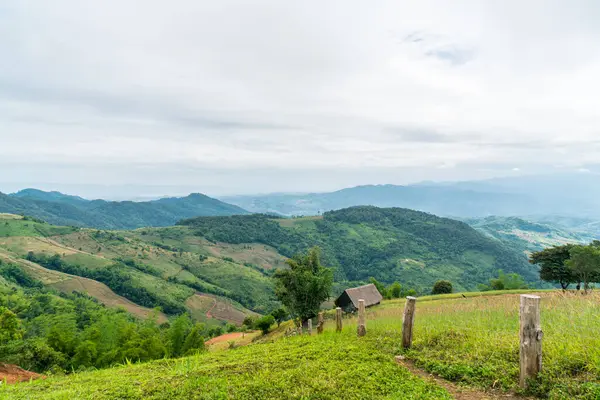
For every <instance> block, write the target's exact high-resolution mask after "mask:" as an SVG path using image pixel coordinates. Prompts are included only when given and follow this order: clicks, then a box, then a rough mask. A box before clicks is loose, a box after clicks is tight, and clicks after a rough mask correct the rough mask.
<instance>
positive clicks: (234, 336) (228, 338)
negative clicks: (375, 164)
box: [206, 332, 246, 345]
mask: <svg viewBox="0 0 600 400" xmlns="http://www.w3.org/2000/svg"><path fill="white" fill-rule="evenodd" d="M244 335H246V334H245V333H243V332H233V333H226V334H224V335H221V336H217V337H214V338H212V339H210V340H208V341H207V342H206V344H207V345H211V344H216V343H223V342H229V341H231V340H235V339H239V338H241V337H242V336H244Z"/></svg>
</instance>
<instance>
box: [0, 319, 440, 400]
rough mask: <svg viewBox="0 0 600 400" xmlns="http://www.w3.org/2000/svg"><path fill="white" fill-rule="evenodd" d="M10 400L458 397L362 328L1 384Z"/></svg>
mask: <svg viewBox="0 0 600 400" xmlns="http://www.w3.org/2000/svg"><path fill="white" fill-rule="evenodd" d="M0 397H1V398H3V399H6V400H9V399H33V398H35V399H117V398H118V399H169V400H172V399H191V398H193V399H257V400H258V399H260V400H262V399H344V400H352V399H451V397H450V395H449V394H448V393H447V392H446V391H445V390H444V389H441V388H440V387H438V386H436V385H434V384H432V383H429V382H425V381H423V380H422V379H421V378H418V377H415V376H413V375H411V374H410V373H409V372H408V370H406V369H404V368H403V367H400V366H398V365H396V364H395V363H394V361H393V358H392V357H391V355H390V354H386V353H384V352H382V351H381V350H379V349H378V347H377V344H376V341H374V340H373V339H368V338H363V339H358V338H356V335H355V334H354V330H353V329H350V327H349V328H348V329H346V330H345V331H344V333H342V334H341V335H337V334H335V333H333V332H326V333H325V334H323V335H321V336H319V337H316V336H313V337H310V338H309V337H306V336H304V337H292V338H284V339H281V340H278V341H277V342H275V343H267V344H257V345H251V346H248V347H242V348H237V349H234V350H228V351H224V352H216V353H212V352H211V353H205V354H202V355H200V356H195V357H189V358H184V359H178V360H164V361H159V362H152V363H148V364H141V365H132V366H123V367H119V368H116V369H109V370H103V371H96V372H87V373H78V374H74V375H72V376H67V377H51V378H49V379H47V380H40V381H34V382H32V383H22V384H18V385H13V386H8V387H4V388H2V387H0Z"/></svg>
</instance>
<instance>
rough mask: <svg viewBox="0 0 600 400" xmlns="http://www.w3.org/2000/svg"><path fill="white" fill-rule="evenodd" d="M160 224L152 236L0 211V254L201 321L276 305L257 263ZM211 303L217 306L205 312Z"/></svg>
mask: <svg viewBox="0 0 600 400" xmlns="http://www.w3.org/2000/svg"><path fill="white" fill-rule="evenodd" d="M158 231H160V233H157V234H156V235H157V236H154V232H153V231H150V230H145V231H143V232H139V231H118V232H115V231H102V230H95V229H85V228H74V227H58V226H54V225H50V224H47V223H44V222H42V221H39V220H34V219H31V218H22V217H16V216H10V215H4V216H1V215H0V258H4V259H6V260H10V261H11V262H15V263H17V264H18V265H21V266H23V268H25V269H27V270H29V271H30V272H31V273H33V274H34V275H35V276H36V277H37V278H38V279H40V280H42V281H43V283H45V284H46V285H47V286H52V287H55V288H57V289H59V290H61V291H64V292H72V291H73V290H78V291H82V292H86V293H87V294H89V295H92V296H94V297H97V298H98V300H99V301H101V302H103V303H106V302H107V300H106V299H105V297H106V296H108V293H107V292H106V290H109V291H110V293H113V292H114V293H113V294H110V296H109V297H110V298H111V299H112V298H114V297H115V296H120V297H121V298H122V299H123V300H126V301H129V302H132V303H133V304H135V305H138V306H141V307H147V308H153V307H157V306H160V307H161V308H162V309H163V311H164V312H165V313H166V314H169V315H177V314H180V313H182V312H185V311H189V312H191V313H192V315H194V316H195V318H196V319H197V320H199V321H205V320H206V321H208V320H210V322H211V323H217V324H221V323H223V322H231V323H235V324H241V322H242V321H243V319H244V318H245V317H246V316H247V315H253V313H252V312H251V311H249V310H248V309H249V308H250V309H253V310H255V311H257V312H265V311H269V310H271V309H272V308H274V307H276V306H277V302H276V301H275V299H274V294H273V290H272V285H271V281H270V279H269V278H268V276H267V275H266V274H265V272H264V271H263V270H261V269H260V268H259V267H257V266H254V265H253V264H250V263H246V265H244V263H241V262H236V261H234V260H233V259H231V258H227V257H223V256H215V255H214V254H213V253H211V251H210V250H211V246H210V244H207V243H206V244H205V243H203V242H200V241H198V239H197V238H195V237H193V236H191V235H189V236H190V238H191V244H190V245H187V246H186V244H185V239H183V238H181V234H182V232H180V231H182V229H181V228H177V227H175V228H165V229H164V231H161V230H158ZM183 231H186V230H185V229H183ZM183 233H184V234H185V233H186V232H183ZM161 235H171V236H172V237H178V238H180V239H181V240H179V246H178V247H174V246H172V245H168V244H166V242H167V241H168V239H167V238H166V236H161ZM141 238H145V240H142V239H141ZM162 238H165V241H163V239H162ZM183 247H186V248H185V249H184V248H183ZM220 251H221V252H222V253H223V254H228V253H227V251H226V250H225V249H220ZM272 262H276V261H274V260H273V261H272ZM90 282H95V283H96V284H92V283H90ZM99 285H101V286H103V287H105V288H106V290H100V289H99ZM111 302H114V301H113V300H111ZM121 303H122V302H121ZM116 305H124V304H120V303H119V302H117V304H116ZM211 309H215V310H213V312H210V313H209V311H210V310H211ZM217 311H218V312H217ZM220 321H222V322H220Z"/></svg>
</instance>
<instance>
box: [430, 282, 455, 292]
mask: <svg viewBox="0 0 600 400" xmlns="http://www.w3.org/2000/svg"><path fill="white" fill-rule="evenodd" d="M444 293H452V283H450V281H437V282H436V283H435V285H433V290H432V291H431V294H444Z"/></svg>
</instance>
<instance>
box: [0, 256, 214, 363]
mask: <svg viewBox="0 0 600 400" xmlns="http://www.w3.org/2000/svg"><path fill="white" fill-rule="evenodd" d="M0 276H1V277H2V278H3V280H2V281H0V360H2V361H3V362H8V363H14V364H17V365H19V366H21V367H23V368H26V369H29V370H33V371H37V372H48V371H53V372H59V371H74V370H85V369H88V368H105V367H110V366H113V365H115V364H119V363H123V362H126V361H127V360H129V361H132V362H134V361H149V360H153V359H158V358H163V357H177V356H179V355H182V354H192V353H194V352H197V351H201V350H203V349H204V340H203V339H201V340H196V338H197V337H201V336H210V334H211V333H212V332H211V331H210V330H209V328H207V327H205V326H203V325H197V326H196V327H194V328H193V329H192V327H191V322H190V319H189V317H188V316H187V314H182V315H181V316H180V317H178V318H177V319H176V320H175V321H174V322H173V324H172V325H171V326H169V324H164V325H161V326H159V325H158V323H157V322H156V316H157V315H158V314H155V316H154V317H153V318H149V319H147V320H145V321H141V320H138V319H135V318H133V317H132V316H131V315H130V314H128V313H126V312H125V311H122V310H117V309H108V308H105V307H104V306H102V305H101V304H98V303H97V302H95V301H94V300H93V299H92V298H90V297H88V296H86V295H84V294H81V293H73V294H64V293H58V292H55V291H53V290H50V289H45V288H43V285H42V284H41V283H40V282H39V281H36V280H35V279H33V278H31V277H30V276H28V275H27V274H25V273H24V272H23V271H22V270H21V268H19V267H18V266H15V265H12V264H7V263H4V262H2V261H0ZM217 333H218V332H217ZM180 349H183V350H182V351H180Z"/></svg>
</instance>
